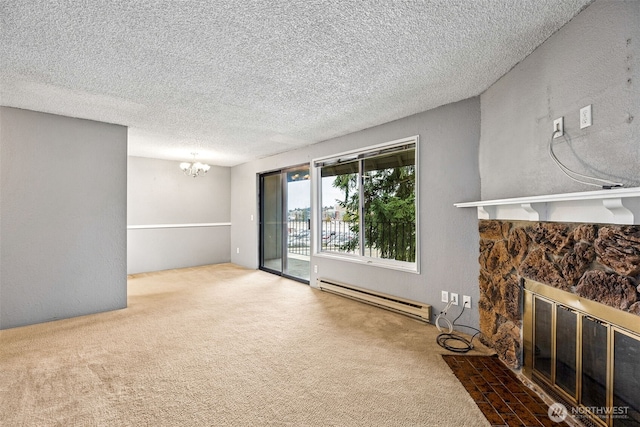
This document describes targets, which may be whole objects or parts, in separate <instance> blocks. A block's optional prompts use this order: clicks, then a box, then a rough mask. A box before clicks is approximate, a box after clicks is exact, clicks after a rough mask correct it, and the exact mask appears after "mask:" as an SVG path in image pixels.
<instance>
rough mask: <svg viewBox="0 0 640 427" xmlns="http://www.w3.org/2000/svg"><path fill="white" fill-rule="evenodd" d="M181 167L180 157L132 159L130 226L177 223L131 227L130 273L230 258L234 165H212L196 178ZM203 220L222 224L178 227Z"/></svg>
mask: <svg viewBox="0 0 640 427" xmlns="http://www.w3.org/2000/svg"><path fill="white" fill-rule="evenodd" d="M178 165H179V162H176V161H168V160H158V159H148V158H143V157H129V165H128V170H129V179H128V184H127V199H128V210H127V224H128V226H139V225H158V224H163V225H166V224H169V225H174V226H176V227H174V228H150V229H131V227H130V229H129V230H128V231H127V249H128V251H127V272H128V273H129V274H134V273H141V272H147V271H157V270H167V269H171V268H181V267H192V266H196V265H205V264H216V263H221V262H229V260H230V245H229V238H230V237H229V236H230V234H229V233H230V226H229V225H228V223H229V222H230V195H229V192H230V188H231V183H230V176H231V171H230V169H229V168H226V167H220V166H212V167H211V169H210V170H209V172H208V173H207V174H206V175H204V176H201V177H198V178H191V177H188V176H185V175H184V174H183V173H182V171H181V170H180V169H179V167H178ZM198 223H215V224H220V225H218V226H208V227H195V228H192V227H179V225H189V224H198Z"/></svg>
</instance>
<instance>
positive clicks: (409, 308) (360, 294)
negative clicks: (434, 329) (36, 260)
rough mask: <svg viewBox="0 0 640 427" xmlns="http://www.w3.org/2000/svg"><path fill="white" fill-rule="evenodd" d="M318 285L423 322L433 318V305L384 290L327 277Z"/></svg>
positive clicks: (329, 290) (319, 280) (323, 288)
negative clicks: (379, 290)
mask: <svg viewBox="0 0 640 427" xmlns="http://www.w3.org/2000/svg"><path fill="white" fill-rule="evenodd" d="M318 287H319V288H320V289H321V290H323V291H327V292H331V293H334V294H337V295H340V296H344V297H347V298H351V299H354V300H357V301H361V302H365V303H367V304H372V305H375V306H377V307H380V308H384V309H387V310H391V311H395V312H397V313H400V314H404V315H407V316H411V317H413V318H416V319H418V320H422V321H423V322H429V321H430V319H431V306H430V305H429V304H425V303H422V302H418V301H412V300H409V299H404V298H400V297H396V296H393V295H388V294H384V293H382V292H376V291H372V290H369V289H363V288H359V287H357V286H353V285H346V284H344V283H338V282H334V281H332V280H326V279H318Z"/></svg>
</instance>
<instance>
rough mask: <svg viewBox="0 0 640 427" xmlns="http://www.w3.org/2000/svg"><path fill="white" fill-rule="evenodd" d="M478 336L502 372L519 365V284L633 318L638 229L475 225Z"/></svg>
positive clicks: (637, 306)
mask: <svg viewBox="0 0 640 427" xmlns="http://www.w3.org/2000/svg"><path fill="white" fill-rule="evenodd" d="M479 232H480V257H479V262H480V277H479V286H480V299H479V301H478V310H479V312H480V330H481V331H482V333H483V335H484V340H485V343H486V344H488V345H489V346H491V347H493V348H494V349H495V350H496V352H497V353H498V356H499V357H500V359H501V360H502V361H503V362H504V363H505V364H507V365H508V366H509V367H511V368H514V369H518V368H520V367H521V361H522V338H521V337H522V333H521V330H522V292H523V291H522V279H524V278H527V279H531V280H534V281H537V282H541V283H544V284H547V285H549V286H552V287H554V288H558V289H561V290H564V291H569V292H572V293H575V294H576V295H577V296H580V297H583V298H586V299H588V300H592V301H596V302H600V303H602V304H605V305H608V306H611V307H614V308H617V309H620V310H624V311H627V312H630V313H633V314H636V315H638V316H639V317H638V322H640V295H639V293H638V276H640V226H635V225H633V226H625V225H611V224H582V223H554V222H530V221H505V220H480V221H479Z"/></svg>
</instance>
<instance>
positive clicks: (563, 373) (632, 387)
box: [523, 282, 640, 427]
mask: <svg viewBox="0 0 640 427" xmlns="http://www.w3.org/2000/svg"><path fill="white" fill-rule="evenodd" d="M527 285H528V284H527V283H526V282H525V298H524V316H523V318H524V345H525V364H524V366H523V372H524V374H525V375H526V376H528V377H530V378H531V379H533V380H534V381H535V382H537V383H538V384H539V385H541V386H542V387H543V388H545V389H546V390H547V391H548V392H549V393H550V395H551V396H555V398H556V399H560V401H561V403H564V404H565V406H567V409H568V410H569V411H570V413H572V414H573V415H575V416H577V418H578V419H580V418H583V421H584V418H585V417H586V418H588V419H589V421H590V422H589V423H587V425H599V426H608V427H609V426H612V427H631V426H634V427H640V318H639V317H638V316H636V315H633V314H630V313H625V312H623V311H621V310H617V309H614V308H611V307H607V306H604V305H602V304H599V303H595V302H593V301H588V300H585V299H584V298H579V297H576V296H575V295H571V294H568V295H571V296H569V297H565V295H564V294H567V293H566V292H564V291H560V290H558V289H552V290H546V289H547V288H548V287H546V286H545V287H544V288H543V287H541V286H538V285H536V284H534V285H532V287H531V288H528V287H527ZM533 290H535V291H536V292H533ZM612 310H613V311H612Z"/></svg>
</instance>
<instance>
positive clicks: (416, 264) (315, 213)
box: [311, 135, 420, 274]
mask: <svg viewBox="0 0 640 427" xmlns="http://www.w3.org/2000/svg"><path fill="white" fill-rule="evenodd" d="M408 144H414V146H415V148H414V150H415V154H414V156H415V162H414V168H415V190H414V191H415V194H414V196H415V213H416V214H415V228H416V232H415V261H413V262H409V261H398V260H395V259H385V258H377V257H372V256H367V255H364V253H365V247H364V246H363V245H364V233H365V231H364V227H363V223H364V215H362V209H363V207H364V205H363V204H364V198H363V193H364V188H363V186H362V185H361V183H362V174H363V173H364V171H362V170H361V169H360V168H359V171H358V179H359V186H358V187H359V188H358V191H359V193H360V197H359V201H360V202H359V203H360V210H361V212H360V215H359V221H360V227H359V232H358V239H359V251H360V253H358V254H349V253H343V252H334V251H328V250H323V248H322V238H321V236H322V209H323V206H322V174H321V169H322V167H323V166H327V163H330V162H333V161H337V160H339V159H351V158H353V159H356V158H360V157H362V158H361V159H360V161H363V160H364V159H366V158H367V157H373V156H374V155H375V153H376V152H380V151H384V150H390V149H394V148H397V147H402V146H404V145H408ZM380 154H383V153H380ZM419 159H420V144H419V135H414V136H410V137H406V138H401V139H397V140H394V141H389V142H384V143H381V144H376V145H371V146H366V147H363V148H359V149H355V150H349V151H343V152H340V153H337V154H333V155H331V156H324V157H319V158H316V159H313V160H312V161H311V173H312V178H313V181H314V182H312V201H313V202H314V203H313V204H314V205H315V208H313V209H312V221H313V225H314V226H313V227H312V228H313V241H314V243H313V244H312V255H313V256H318V257H325V258H331V259H339V260H341V261H348V262H354V263H359V264H365V265H372V266H377V267H383V268H389V269H394V270H402V271H408V272H412V273H418V274H419V273H420V211H419V206H420V160H419Z"/></svg>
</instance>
